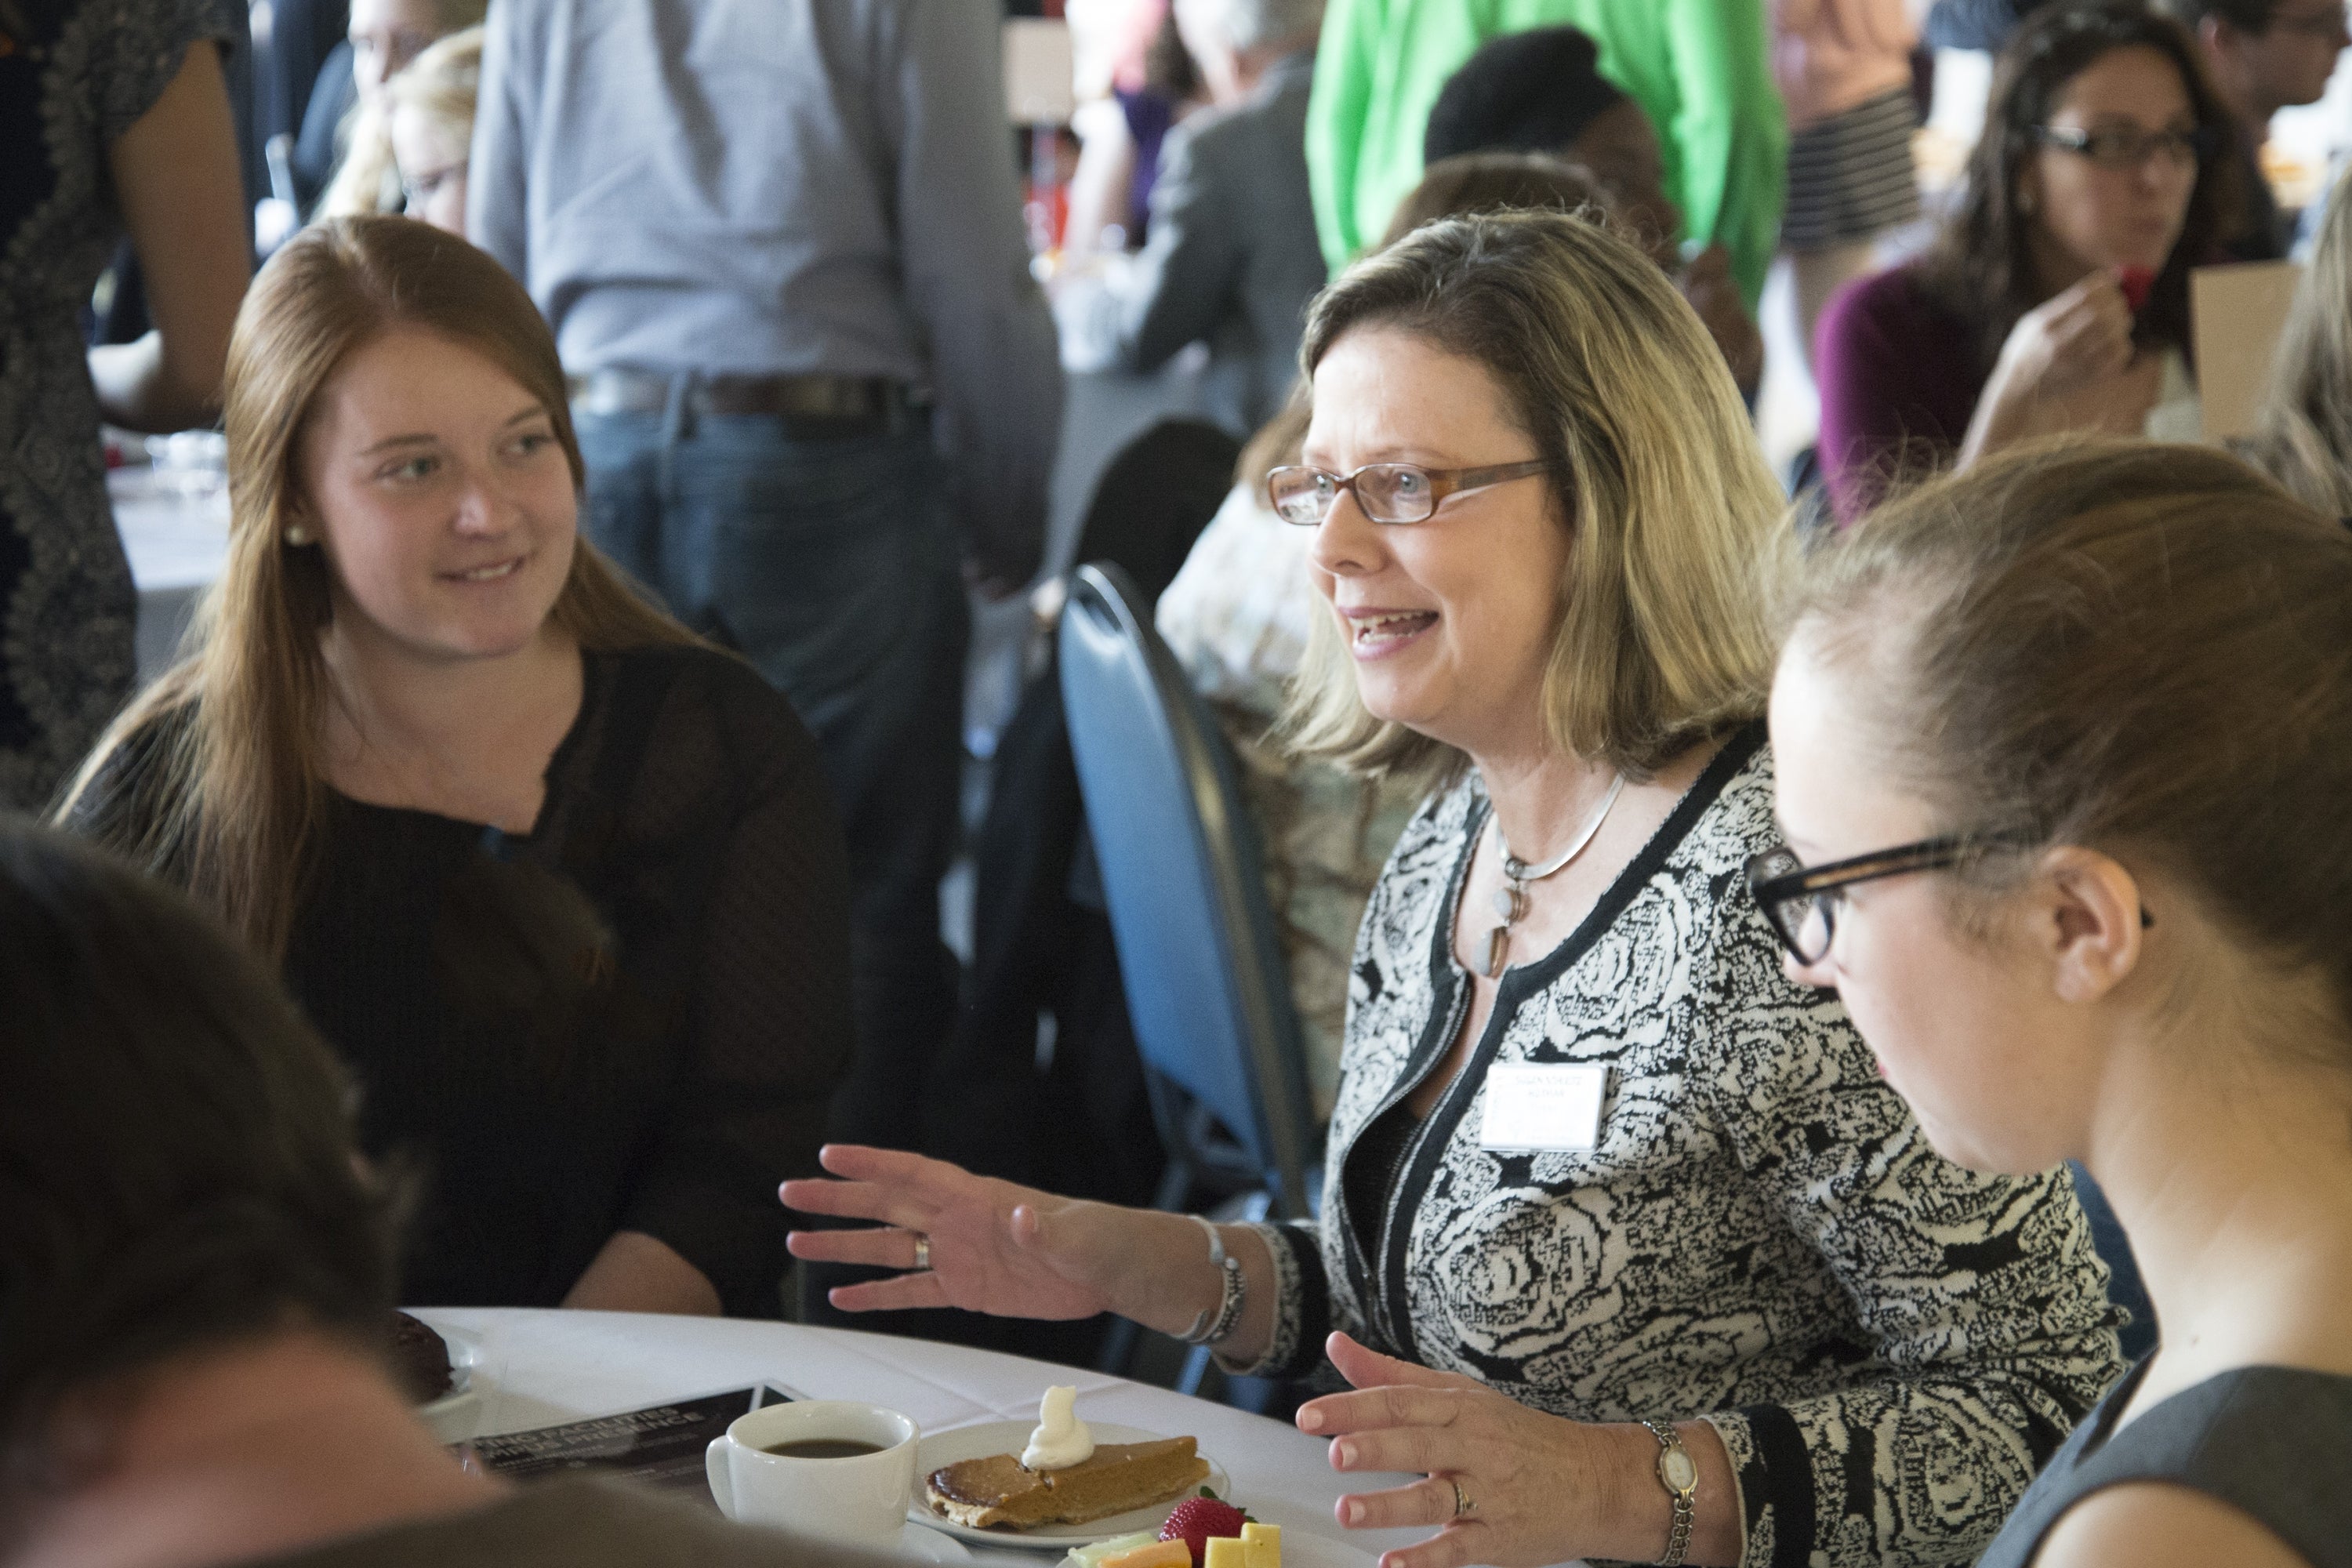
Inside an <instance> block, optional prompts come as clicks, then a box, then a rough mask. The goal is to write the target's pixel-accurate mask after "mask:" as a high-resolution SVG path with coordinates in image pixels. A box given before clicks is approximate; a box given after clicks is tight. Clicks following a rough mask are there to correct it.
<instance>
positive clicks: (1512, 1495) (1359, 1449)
mask: <svg viewBox="0 0 2352 1568" xmlns="http://www.w3.org/2000/svg"><path fill="white" fill-rule="evenodd" d="M1326 1348H1327V1349H1328V1351H1329V1352H1330V1356H1331V1363H1332V1365H1334V1366H1336V1367H1337V1368H1339V1373H1340V1375H1341V1376H1343V1377H1345V1378H1346V1379H1347V1380H1348V1381H1349V1383H1350V1384H1354V1385H1355V1387H1356V1388H1357V1389H1358V1390H1359V1392H1357V1393H1354V1394H1327V1395H1325V1396H1324V1397H1323V1398H1321V1399H1316V1400H1311V1401H1309V1402H1308V1403H1307V1404H1305V1405H1300V1406H1299V1407H1298V1416H1297V1420H1298V1427H1299V1430H1301V1431H1303V1432H1311V1433H1314V1434H1316V1435H1317V1436H1328V1437H1330V1438H1331V1439H1332V1443H1331V1468H1333V1469H1336V1470H1419V1471H1422V1472H1423V1473H1424V1474H1425V1475H1427V1476H1428V1478H1429V1479H1427V1480H1422V1481H1415V1482H1413V1483H1412V1485H1410V1486H1402V1487H1397V1488H1394V1489H1391V1490H1388V1491H1379V1492H1362V1493H1350V1494H1349V1495H1348V1496H1346V1497H1343V1498H1341V1499H1340V1500H1339V1506H1338V1508H1337V1510H1336V1512H1337V1514H1338V1517H1339V1522H1340V1523H1341V1524H1344V1525H1346V1526H1348V1527H1349V1529H1351V1530H1393V1529H1398V1528H1401V1527H1410V1526H1412V1525H1435V1526H1437V1527H1438V1529H1437V1533H1436V1534H1434V1535H1433V1536H1431V1537H1430V1538H1429V1539H1428V1540H1427V1541H1424V1542H1422V1543H1421V1544H1419V1545H1418V1546H1410V1547H1406V1548H1404V1549H1403V1550H1402V1551H1397V1552H1387V1553H1384V1554H1383V1555H1382V1556H1381V1568H1462V1565H1463V1564H1465V1563H1493V1564H1496V1568H1522V1565H1526V1568H1533V1565H1536V1564H1540V1563H1559V1562H1563V1561H1565V1560H1567V1559H1569V1558H1572V1557H1581V1556H1596V1557H1622V1558H1629V1559H1632V1560H1633V1561H1636V1562H1648V1561H1650V1560H1651V1559H1653V1558H1654V1557H1655V1556H1656V1555H1657V1554H1658V1552H1660V1551H1662V1550H1663V1549H1664V1546H1665V1543H1666V1530H1667V1525H1668V1523H1669V1522H1670V1521H1671V1517H1672V1510H1671V1509H1670V1507H1669V1505H1668V1503H1667V1500H1666V1495H1665V1493H1664V1491H1663V1490H1661V1489H1659V1488H1658V1486H1657V1483H1656V1482H1655V1481H1654V1480H1651V1479H1649V1475H1648V1472H1649V1470H1650V1469H1651V1468H1654V1464H1655V1456H1656V1453H1657V1445H1656V1442H1655V1440H1654V1439H1653V1438H1652V1437H1651V1436H1650V1435H1649V1434H1648V1433H1647V1432H1645V1431H1643V1429H1642V1428H1641V1427H1639V1426H1591V1425H1587V1424H1584V1423H1581V1422H1576V1421H1569V1420H1564V1419H1562V1418H1561V1417H1559V1416H1557V1415H1545V1414H1543V1413H1542V1412H1541V1411H1538V1410H1530V1409H1528V1407H1527V1406H1526V1405H1521V1404H1519V1403H1518V1402H1517V1401H1516V1400H1514V1399H1511V1398H1508V1397H1507V1396H1506V1395H1504V1394H1497V1393H1496V1392H1495V1390H1493V1389H1491V1388H1489V1387H1487V1386H1486V1384H1482V1383H1479V1382H1477V1381H1476V1380H1475V1379H1473V1378H1467V1377H1463V1376H1460V1375H1458V1374H1456V1373H1447V1372H1433V1371H1431V1370H1430V1369H1429V1368H1427V1367H1423V1366H1415V1365H1413V1364H1412V1363H1411V1362H1403V1361H1399V1360H1397V1359H1396V1358H1395V1357H1393V1356H1385V1355H1381V1353H1379V1352H1376V1351H1370V1350H1367V1349H1365V1348H1364V1347H1363V1346H1362V1345H1360V1344H1358V1343H1357V1342H1355V1341H1354V1340H1352V1339H1350V1338H1349V1337H1348V1336H1347V1335H1346V1334H1337V1333H1335V1334H1333V1335H1332V1336H1331V1338H1330V1340H1329V1342H1328V1345H1327V1347H1326ZM1709 1459H1711V1460H1712V1461H1713V1462H1714V1464H1716V1465H1717V1466H1719V1467H1721V1473H1722V1475H1723V1476H1724V1478H1725V1482H1726V1484H1727V1479H1728V1460H1727V1458H1725V1457H1723V1455H1722V1453H1721V1449H1720V1447H1719V1445H1718V1447H1717V1450H1716V1452H1715V1454H1713V1455H1711V1456H1707V1457H1706V1458H1703V1459H1702V1461H1701V1462H1702V1464H1703V1465H1705V1464H1706V1463H1707V1462H1708V1460H1709ZM1457 1487H1458V1488H1459V1489H1460V1491H1459V1498H1458V1501H1459V1503H1460V1504H1462V1505H1465V1506H1463V1507H1461V1508H1459V1509H1457V1495H1456V1490H1455V1489H1456V1488H1457ZM1693 1544H1694V1548H1695V1550H1694V1551H1693V1552H1692V1553H1691V1556H1690V1558H1689V1561H1691V1562H1694V1563H1698V1562H1705V1561H1708V1560H1709V1557H1708V1556H1707V1555H1704V1554H1702V1552H1701V1551H1699V1550H1696V1548H1697V1546H1698V1542H1697V1541H1696V1539H1695V1540H1694V1543H1693ZM1736 1555H1737V1549H1736V1548H1735V1549H1734V1556H1735V1557H1736Z"/></svg>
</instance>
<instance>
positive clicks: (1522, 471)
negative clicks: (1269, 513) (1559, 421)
mask: <svg viewBox="0 0 2352 1568" xmlns="http://www.w3.org/2000/svg"><path fill="white" fill-rule="evenodd" d="M1555 466H1556V465H1554V464H1553V463H1552V462H1551V461H1549V459H1547V458H1535V459H1533V460H1532V461H1529V462H1525V463H1497V464H1495V465H1493V466H1491V467H1488V468H1423V467H1421V466H1420V465H1419V464H1417V463H1366V464H1365V465H1364V466H1363V467H1362V468H1358V469H1357V470H1356V471H1355V472H1354V473H1352V474H1335V473H1332V472H1330V471H1329V470H1328V469H1324V468H1307V467H1304V466H1303V465H1297V464H1294V465H1292V466H1290V467H1287V468H1276V469H1275V470H1274V471H1273V472H1272V473H1270V474H1268V475H1266V477H1265V493H1266V497H1267V499H1268V500H1271V501H1273V503H1274V515H1275V516H1276V517H1278V518H1280V519H1282V521H1285V522H1289V523H1296V524H1297V526H1299V527H1300V528H1314V527H1317V526H1318V525H1320V524H1321V522H1322V521H1323V520H1324V519H1325V518H1326V517H1328V516H1329V515H1330V513H1331V508H1332V507H1333V506H1334V505H1335V504H1337V502H1338V501H1339V492H1340V491H1341V490H1351V491H1353V492H1354V493H1355V497H1356V505H1357V506H1359V507H1360V508H1361V509H1362V510H1363V513H1364V515H1365V516H1366V517H1368V518H1370V519H1371V520H1372V521H1374V522H1426V521H1429V519H1430V516H1431V515H1432V514H1433V513H1434V512H1435V511H1436V510H1437V503H1438V502H1440V501H1442V500H1444V499H1445V498H1446V497H1447V496H1454V495H1460V494H1462V493H1463V492H1464V491H1465V490H1483V489H1486V487H1487V486H1489V485H1501V484H1508V483H1509V482H1510V481H1511V480H1513V479H1528V478H1529V477H1530V476H1532V475H1536V474H1541V473H1548V472H1549V471H1550V470H1551V469H1552V468H1554V467H1555Z"/></svg>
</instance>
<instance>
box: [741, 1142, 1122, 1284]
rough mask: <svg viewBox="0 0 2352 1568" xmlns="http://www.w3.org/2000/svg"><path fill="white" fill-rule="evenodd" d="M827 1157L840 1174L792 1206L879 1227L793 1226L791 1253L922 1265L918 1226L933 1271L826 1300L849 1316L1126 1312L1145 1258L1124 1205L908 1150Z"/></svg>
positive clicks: (834, 1149) (796, 1187)
mask: <svg viewBox="0 0 2352 1568" xmlns="http://www.w3.org/2000/svg"><path fill="white" fill-rule="evenodd" d="M817 1159H818V1163H820V1164H822V1165H823V1166H824V1168H825V1169H826V1170H827V1171H829V1172H831V1173H833V1174H834V1175H835V1176H836V1177H838V1178H840V1179H839V1180H835V1181H824V1180H809V1181H798V1182H786V1183H785V1184H783V1186H782V1189H781V1194H782V1198H783V1201H784V1204H785V1205H786V1206H787V1207H789V1208H794V1209H798V1210H800V1211H801V1212H802V1213H803V1214H817V1215H834V1216H835V1217H838V1218H844V1219H868V1220H876V1221H879V1222H880V1226H881V1228H878V1229H870V1230H796V1231H794V1232H793V1233H792V1237H791V1239H790V1243H789V1245H790V1247H791V1248H792V1253H793V1257H795V1258H808V1259H811V1260H812V1261H818V1262H830V1263H861V1264H868V1265H872V1266H876V1267H879V1268H903V1269H908V1270H913V1269H914V1268H915V1233H918V1232H919V1233H920V1234H921V1235H923V1236H925V1237H928V1238H929V1245H930V1258H929V1262H930V1267H929V1268H927V1269H924V1270H921V1271H916V1272H908V1273H904V1274H899V1275H898V1276H896V1277H894V1278H891V1279H877V1280H872V1281H869V1282H867V1283H866V1284H862V1285H845V1286H841V1287H839V1288H837V1289H835V1290H833V1291H832V1292H831V1293H830V1295H829V1296H828V1298H827V1299H828V1300H831V1301H832V1303H833V1304H834V1305H835V1306H836V1307H838V1308H840V1309H842V1310H845V1311H852V1312H864V1311H877V1310H888V1309H894V1308H906V1307H961V1308H964V1309H965V1310H969V1311H974V1312H992V1313H994V1314H996V1315H997V1316H999V1317H1007V1318H1088V1317H1092V1316H1093V1315H1094V1314H1096V1313H1097V1312H1103V1311H1114V1312H1115V1311H1119V1310H1122V1308H1121V1302H1122V1301H1123V1300H1128V1299H1129V1296H1130V1289H1129V1288H1131V1287H1132V1286H1133V1285H1134V1284H1136V1283H1137V1281H1136V1280H1135V1279H1132V1278H1130V1277H1131V1276H1133V1275H1135V1274H1136V1273H1137V1272H1138V1270H1137V1267H1136V1266H1137V1265H1138V1264H1140V1263H1141V1262H1143V1260H1142V1259H1140V1258H1135V1257H1134V1256H1133V1252H1134V1249H1133V1248H1132V1247H1128V1246H1124V1245H1122V1243H1121V1237H1120V1231H1121V1228H1122V1227H1121V1226H1120V1224H1119V1221H1120V1219H1121V1218H1122V1217H1123V1216H1124V1215H1125V1214H1126V1211H1124V1210H1122V1209H1118V1208H1117V1207H1114V1206H1113V1205H1108V1204H1096V1203H1087V1202H1083V1201H1080V1200H1076V1199H1072V1198H1061V1197H1055V1196H1054V1195H1053V1194H1050V1193H1042V1192H1039V1191H1037V1190H1036V1189H1035V1188H1034V1187H1023V1186H1016V1185H1014V1184H1013V1183H1011V1182H1001V1181H997V1180H995V1179H994V1178H992V1177H988V1176H975V1175H973V1174H972V1173H971V1172H969V1171H966V1170H964V1169H963V1168H962V1167H961V1166H958V1165H951V1164H949V1163H947V1162H946V1161H944V1160H929V1159H925V1158H924V1157H923V1156H921V1155H919V1154H909V1153H906V1152H902V1151H899V1150H892V1149H872V1148H866V1147H864V1146H862V1145H858V1144H828V1145H827V1146H826V1147H825V1148H824V1150H823V1151H822V1152H820V1153H819V1154H818V1157H817Z"/></svg>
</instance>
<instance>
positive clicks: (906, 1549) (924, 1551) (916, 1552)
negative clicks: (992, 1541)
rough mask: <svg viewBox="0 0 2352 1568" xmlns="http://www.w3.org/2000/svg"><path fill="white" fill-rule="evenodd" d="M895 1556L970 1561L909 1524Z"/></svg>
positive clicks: (955, 1546) (966, 1553) (967, 1554)
mask: <svg viewBox="0 0 2352 1568" xmlns="http://www.w3.org/2000/svg"><path fill="white" fill-rule="evenodd" d="M896 1555H898V1556H900V1557H906V1558H920V1559H921V1560H922V1561H924V1562H926V1563H969V1562H971V1547H969V1546H966V1545H965V1544H964V1543H963V1542H961V1541H958V1540H957V1539H956V1538H955V1537H954V1536H952V1535H942V1534H940V1532H939V1531H936V1530H925V1529H924V1528H923V1527H922V1526H921V1525H919V1524H912V1523H910V1524H907V1525H904V1526H902V1527H901V1528H900V1529H899V1531H898V1550H897V1552H896ZM1310 1568H1312V1565H1311V1564H1310Z"/></svg>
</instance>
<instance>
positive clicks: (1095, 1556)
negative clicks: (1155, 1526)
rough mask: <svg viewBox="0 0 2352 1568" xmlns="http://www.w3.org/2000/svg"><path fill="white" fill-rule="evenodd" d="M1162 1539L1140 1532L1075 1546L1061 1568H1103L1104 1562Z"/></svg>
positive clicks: (1151, 1533) (1156, 1535) (1067, 1554)
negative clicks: (1108, 1558)
mask: <svg viewBox="0 0 2352 1568" xmlns="http://www.w3.org/2000/svg"><path fill="white" fill-rule="evenodd" d="M1159 1539H1160V1537H1159V1535H1158V1533H1157V1532H1155V1531H1149V1530H1139V1531H1135V1532H1134V1533H1133V1534H1132V1535H1114V1536H1112V1537H1111V1538H1110V1539H1109V1540H1108V1541H1095V1542H1087V1544H1086V1545H1084V1546H1073V1547H1071V1548H1070V1550H1069V1552H1067V1553H1066V1555H1065V1556H1064V1557H1063V1558H1062V1563H1061V1568H1102V1564H1103V1560H1104V1559H1105V1558H1107V1557H1116V1556H1118V1554H1119V1553H1120V1552H1132V1551H1134V1550H1135V1549H1136V1548H1137V1547H1139V1546H1150V1544H1152V1543H1153V1542H1156V1541H1158V1540H1159Z"/></svg>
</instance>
